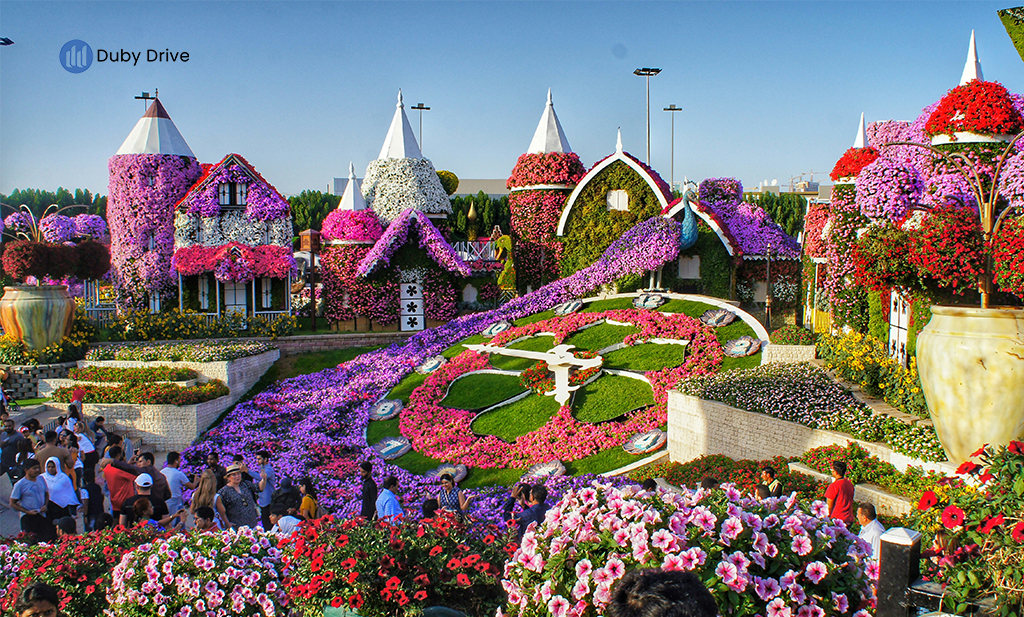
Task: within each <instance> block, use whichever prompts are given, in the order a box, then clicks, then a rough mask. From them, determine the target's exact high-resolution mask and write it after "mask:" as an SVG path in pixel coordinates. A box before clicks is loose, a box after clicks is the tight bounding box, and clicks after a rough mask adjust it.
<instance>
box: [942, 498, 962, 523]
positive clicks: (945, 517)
mask: <svg viewBox="0 0 1024 617" xmlns="http://www.w3.org/2000/svg"><path fill="white" fill-rule="evenodd" d="M965 516H966V515H965V514H964V511H963V510H961V509H960V508H959V507H957V506H955V505H952V504H950V505H948V506H946V509H945V510H943V511H942V524H943V525H945V526H946V529H953V528H954V527H959V526H960V525H963V524H964V517H965Z"/></svg>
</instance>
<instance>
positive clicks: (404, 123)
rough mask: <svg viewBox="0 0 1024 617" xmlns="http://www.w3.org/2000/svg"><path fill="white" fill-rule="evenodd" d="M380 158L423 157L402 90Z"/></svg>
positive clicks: (399, 93)
mask: <svg viewBox="0 0 1024 617" xmlns="http://www.w3.org/2000/svg"><path fill="white" fill-rule="evenodd" d="M377 158H378V159H421V158H423V153H422V152H420V146H419V144H418V143H416V135H415V133H413V132H412V125H411V124H409V118H408V117H406V115H405V105H404V104H403V103H402V91H401V90H399V91H398V104H397V105H395V115H394V117H393V118H391V127H390V128H389V129H388V135H387V137H385V138H384V146H383V147H382V148H381V149H380V156H378V157H377Z"/></svg>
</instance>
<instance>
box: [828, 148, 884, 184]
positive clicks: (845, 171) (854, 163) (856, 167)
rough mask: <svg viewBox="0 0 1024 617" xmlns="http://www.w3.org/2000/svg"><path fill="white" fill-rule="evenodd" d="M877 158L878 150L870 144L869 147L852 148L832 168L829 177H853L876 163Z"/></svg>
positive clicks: (836, 178) (835, 178)
mask: <svg viewBox="0 0 1024 617" xmlns="http://www.w3.org/2000/svg"><path fill="white" fill-rule="evenodd" d="M877 158H878V150H875V149H874V148H872V147H870V146H869V147H867V148H850V149H849V150H847V151H846V152H844V153H843V156H842V157H841V158H840V159H839V161H837V162H836V166H835V167H833V168H832V173H831V174H829V177H830V178H832V179H833V180H838V179H840V178H852V177H853V176H856V175H857V174H859V173H860V170H862V169H864V168H865V167H867V166H868V165H870V164H872V163H874V162H875V159H877Z"/></svg>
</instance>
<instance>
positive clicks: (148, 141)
mask: <svg viewBox="0 0 1024 617" xmlns="http://www.w3.org/2000/svg"><path fill="white" fill-rule="evenodd" d="M117 154H176V155H178V156H187V157H189V158H193V159H194V158H196V155H195V154H193V153H192V148H189V147H188V144H187V143H185V138H184V137H182V136H181V133H180V132H178V127H176V126H174V122H172V121H171V117H170V116H169V115H167V110H166V109H164V106H163V105H162V104H161V103H160V99H156V100H154V101H153V103H152V104H151V105H150V106H149V109H147V110H146V113H145V114H143V115H142V117H141V118H139V121H138V122H136V123H135V128H133V129H132V132H131V133H129V134H128V137H127V138H126V139H125V140H124V143H122V144H121V147H120V148H118V149H117Z"/></svg>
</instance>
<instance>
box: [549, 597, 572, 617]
mask: <svg viewBox="0 0 1024 617" xmlns="http://www.w3.org/2000/svg"><path fill="white" fill-rule="evenodd" d="M548 612H550V613H551V615H552V616H553V617H565V614H566V613H567V612H569V601H568V600H566V599H565V598H563V597H562V596H554V597H552V598H551V600H549V601H548Z"/></svg>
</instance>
